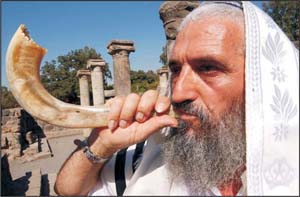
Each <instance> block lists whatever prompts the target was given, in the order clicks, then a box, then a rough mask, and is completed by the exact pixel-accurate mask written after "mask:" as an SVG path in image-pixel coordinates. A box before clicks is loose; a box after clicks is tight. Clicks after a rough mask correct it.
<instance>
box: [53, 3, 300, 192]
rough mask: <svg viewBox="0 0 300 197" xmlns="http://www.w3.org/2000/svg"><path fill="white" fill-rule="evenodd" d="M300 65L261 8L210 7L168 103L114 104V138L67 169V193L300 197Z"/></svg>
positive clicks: (150, 94)
mask: <svg viewBox="0 0 300 197" xmlns="http://www.w3.org/2000/svg"><path fill="white" fill-rule="evenodd" d="M298 56H299V52H298V50H296V48H295V47H294V46H293V44H292V43H291V42H290V41H289V40H288V38H287V37H286V36H285V35H284V34H283V33H282V31H281V30H280V29H279V28H278V26H277V25H276V24H275V23H274V22H273V21H272V19H271V18H270V17H269V16H267V15H266V14H265V13H263V12H262V11H261V10H259V9H258V8H257V7H255V6H254V5H253V4H252V3H251V2H243V4H240V3H238V2H208V3H202V4H201V5H200V6H199V7H198V8H197V9H195V10H194V11H192V12H191V13H190V14H189V15H188V16H187V17H186V18H185V19H184V21H183V22H182V24H181V26H180V28H179V33H178V35H177V38H176V41H175V44H174V46H172V50H171V54H170V58H169V69H170V78H169V79H170V87H169V92H168V93H167V96H160V95H159V94H158V93H157V92H156V91H147V92H146V93H144V94H143V95H142V96H141V97H140V96H138V95H136V94H130V95H128V96H127V97H117V98H115V99H113V101H111V102H110V103H109V105H110V108H111V111H110V114H109V117H108V119H109V120H110V121H109V125H108V128H97V129H94V130H93V132H92V133H91V135H90V136H89V138H88V139H87V142H88V143H83V145H82V146H80V147H78V148H77V149H76V151H75V152H74V153H73V154H72V155H71V156H70V157H69V159H68V160H67V161H66V162H65V164H64V165H63V167H62V169H61V171H60V173H59V175H58V178H57V181H56V191H57V193H59V194H61V195H87V194H89V195H265V194H269V195H270V194H271V195H272V194H273V195H274V194H276V195H281V194H293V195H295V194H297V193H298V192H299V186H298V185H299V181H298V178H299V177H298V175H299V167H298V165H299V152H298V146H299V139H298V137H299V121H298V117H299V110H298V103H296V102H297V101H298V100H299V90H298V82H299V75H298V74H297V73H298V72H299V66H298V64H299V59H298ZM297 71H298V72H297ZM171 105H172V107H173V109H174V111H175V113H176V114H177V117H176V118H173V117H171V116H169V115H168V111H169V109H170V106H171ZM153 113H156V115H155V116H153ZM162 128H163V129H162ZM160 129H162V130H160ZM145 140H146V143H145V147H144V148H143V146H144V141H145ZM87 144H88V145H87ZM135 144H137V145H135ZM82 147H83V148H82ZM126 147H129V148H126ZM142 152H143V155H142V156H141V153H142ZM107 158H110V159H107ZM106 159H107V160H108V161H107V160H106ZM105 161H107V162H106V163H105Z"/></svg>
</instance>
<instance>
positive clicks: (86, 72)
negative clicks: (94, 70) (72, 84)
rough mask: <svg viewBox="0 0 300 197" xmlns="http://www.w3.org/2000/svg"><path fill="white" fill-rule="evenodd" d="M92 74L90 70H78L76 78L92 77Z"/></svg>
mask: <svg viewBox="0 0 300 197" xmlns="http://www.w3.org/2000/svg"><path fill="white" fill-rule="evenodd" d="M90 75H91V72H90V71H89V70H83V69H82V70H78V71H77V74H76V76H77V77H79V78H81V77H82V76H90Z"/></svg>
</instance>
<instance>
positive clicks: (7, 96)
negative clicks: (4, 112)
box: [1, 86, 19, 109]
mask: <svg viewBox="0 0 300 197" xmlns="http://www.w3.org/2000/svg"><path fill="white" fill-rule="evenodd" d="M14 107H19V104H18V103H17V101H16V99H15V97H14V96H13V95H12V93H11V92H10V91H9V90H8V89H7V87H4V86H1V108H2V109H7V108H14Z"/></svg>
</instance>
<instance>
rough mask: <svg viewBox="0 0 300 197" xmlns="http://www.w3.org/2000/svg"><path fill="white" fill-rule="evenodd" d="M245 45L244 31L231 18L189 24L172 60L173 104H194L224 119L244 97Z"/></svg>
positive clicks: (193, 119) (187, 117)
mask: <svg viewBox="0 0 300 197" xmlns="http://www.w3.org/2000/svg"><path fill="white" fill-rule="evenodd" d="M243 46H244V29H243V28H241V27H240V26H238V25H237V24H236V23H235V22H234V21H232V20H230V19H227V18H222V19H221V18H218V17H212V18H206V19H201V20H198V21H195V22H194V21H192V22H190V23H189V24H187V25H186V26H185V27H184V28H183V30H182V31H181V32H179V34H178V35H177V39H176V42H175V45H174V48H173V51H172V53H171V57H170V64H169V66H170V70H171V72H172V102H173V103H182V102H191V103H192V104H194V105H195V106H198V107H200V106H201V107H202V108H203V109H204V110H205V111H206V112H208V113H209V115H210V116H212V117H214V118H215V119H216V120H217V119H218V118H220V116H221V114H222V113H224V112H226V110H227V109H228V108H229V107H230V106H231V105H232V103H233V102H235V101H236V100H237V99H239V98H243V97H244V88H245V83H244V50H243V49H244V47H243ZM175 110H176V109H175ZM176 112H177V113H179V114H181V119H183V120H185V121H187V122H189V123H191V124H199V122H197V121H198V120H197V117H195V116H193V115H191V114H189V113H185V112H183V111H181V110H180V109H178V110H176Z"/></svg>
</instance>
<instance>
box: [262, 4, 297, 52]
mask: <svg viewBox="0 0 300 197" xmlns="http://www.w3.org/2000/svg"><path fill="white" fill-rule="evenodd" d="M263 10H264V11H265V12H267V13H268V14H269V15H270V16H271V17H272V18H273V20H274V21H275V22H276V23H277V24H278V25H279V26H280V27H281V28H282V30H283V31H284V32H285V33H286V35H287V36H288V37H289V38H290V40H291V41H297V42H298V44H299V40H300V32H299V23H300V21H299V13H300V4H299V2H298V1H266V2H263ZM298 47H299V46H298Z"/></svg>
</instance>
